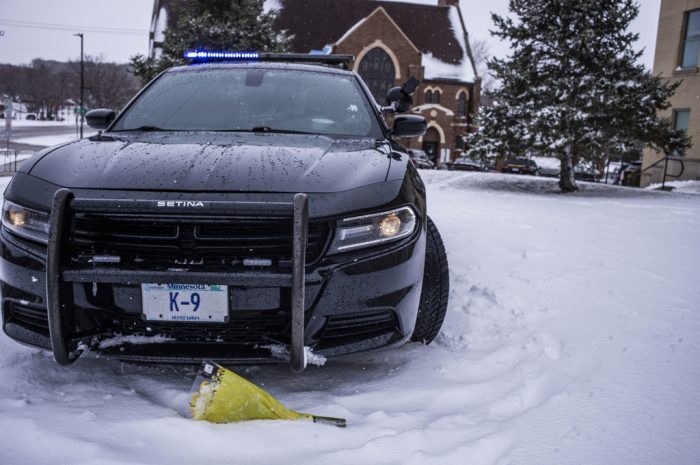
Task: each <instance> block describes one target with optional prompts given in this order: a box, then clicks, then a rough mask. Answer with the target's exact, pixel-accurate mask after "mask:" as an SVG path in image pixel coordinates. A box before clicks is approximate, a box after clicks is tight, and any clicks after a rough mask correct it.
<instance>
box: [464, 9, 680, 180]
mask: <svg viewBox="0 0 700 465" xmlns="http://www.w3.org/2000/svg"><path fill="white" fill-rule="evenodd" d="M509 9H510V12H511V17H501V16H498V15H495V14H494V15H493V20H494V23H495V31H493V32H492V33H493V34H494V35H495V36H497V37H499V38H501V39H505V40H508V41H510V44H511V48H512V54H511V55H510V56H509V57H507V58H505V59H493V60H491V61H490V62H489V68H490V69H491V72H492V73H493V74H494V76H495V77H496V78H497V79H499V80H500V81H501V87H500V88H497V89H496V90H495V91H494V92H493V95H492V98H493V99H494V101H495V102H496V105H497V108H495V109H487V110H485V111H484V112H483V113H482V115H481V116H480V123H479V125H480V128H481V129H482V132H481V133H479V134H476V135H474V136H473V137H472V138H471V141H470V142H471V144H472V145H474V148H473V149H472V153H475V154H478V153H480V152H481V153H483V152H485V151H486V150H487V148H488V147H489V146H498V142H497V141H498V140H499V139H501V138H504V137H505V140H506V141H508V140H510V139H509V138H512V137H518V138H520V143H519V144H518V147H520V148H521V150H522V149H524V150H527V151H530V152H538V153H540V154H542V155H545V156H554V157H557V158H559V160H560V161H561V175H560V181H559V186H560V188H561V189H562V191H564V192H571V191H575V190H577V189H578V188H577V186H576V182H575V180H574V171H573V168H574V166H575V164H576V163H578V162H580V161H582V160H585V161H588V162H596V161H598V160H600V159H601V158H603V157H604V156H605V155H606V154H607V153H609V152H610V151H618V152H619V151H621V150H622V151H624V150H625V147H635V146H639V145H640V144H645V145H649V146H652V147H655V148H657V149H659V150H662V151H665V152H666V153H683V152H684V151H685V150H686V149H687V147H688V146H689V140H688V138H687V136H686V135H685V133H682V132H680V131H675V130H673V128H672V126H671V123H670V121H669V120H668V119H663V118H659V117H658V111H659V110H663V109H666V108H668V106H669V104H668V99H669V97H670V96H671V95H673V92H674V91H675V89H676V87H677V85H669V84H667V83H664V82H663V81H662V80H661V79H660V78H658V77H655V76H652V75H650V74H649V73H648V72H647V71H646V70H645V69H644V66H643V65H640V64H638V59H639V57H640V56H641V52H635V51H634V50H633V49H632V45H633V43H634V42H635V41H636V40H637V39H638V35H637V34H634V33H630V32H628V28H629V25H630V23H631V22H632V20H633V19H634V18H635V17H636V16H637V15H638V13H639V6H638V4H637V3H636V2H635V1H634V0H606V1H600V0H510V3H509ZM513 18H516V19H515V20H514V19H513ZM503 140H504V139H501V145H500V147H501V148H503V147H505V148H506V149H508V148H509V147H512V146H513V143H512V142H506V143H504V142H503ZM510 153H512V152H510Z"/></svg>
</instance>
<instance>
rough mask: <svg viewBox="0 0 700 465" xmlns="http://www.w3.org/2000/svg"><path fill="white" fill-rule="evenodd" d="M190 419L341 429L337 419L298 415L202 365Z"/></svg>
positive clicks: (233, 377)
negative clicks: (300, 423)
mask: <svg viewBox="0 0 700 465" xmlns="http://www.w3.org/2000/svg"><path fill="white" fill-rule="evenodd" d="M190 410H191V413H192V418H193V419H195V420H204V421H209V422H212V423H232V422H239V421H248V420H309V421H313V422H321V423H328V424H332V425H335V426H339V427H345V426H346V422H345V420H344V419H341V418H330V417H319V416H316V415H311V414H308V413H299V412H295V411H294V410H290V409H288V408H287V407H285V406H284V405H282V404H281V403H280V402H279V401H278V400H277V399H275V398H274V397H273V396H272V395H270V394H269V393H267V392H265V391H264V390H263V389H261V388H259V387H258V386H256V385H255V384H253V383H251V382H250V381H248V380H246V379H244V378H242V377H241V376H238V375H237V374H236V373H234V372H233V371H231V370H227V369H226V368H224V367H222V366H221V365H219V364H217V363H214V362H210V361H205V362H203V363H202V369H201V370H200V372H199V375H198V376H197V378H196V379H195V382H194V385H193V387H192V398H191V400H190Z"/></svg>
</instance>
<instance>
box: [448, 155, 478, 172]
mask: <svg viewBox="0 0 700 465" xmlns="http://www.w3.org/2000/svg"><path fill="white" fill-rule="evenodd" d="M447 169H448V170H450V171H488V168H487V167H486V166H485V165H484V164H483V163H482V162H481V160H472V159H471V158H467V157H461V158H458V159H456V160H455V161H453V162H452V163H447Z"/></svg>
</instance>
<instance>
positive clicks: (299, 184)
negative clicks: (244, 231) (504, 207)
mask: <svg viewBox="0 0 700 465" xmlns="http://www.w3.org/2000/svg"><path fill="white" fill-rule="evenodd" d="M399 159H400V158H399ZM391 163H392V157H391V150H390V147H389V144H387V143H381V142H377V141H376V140H375V139H356V138H332V137H326V136H317V135H297V134H292V135H287V134H252V133H235V134H232V133H140V134H124V135H118V136H112V135H106V136H97V137H93V138H91V139H84V140H82V141H78V142H74V143H70V144H66V145H63V146H59V147H57V148H55V149H53V150H49V151H45V152H42V153H40V154H38V155H37V156H36V158H35V159H33V160H30V161H29V162H28V167H26V168H25V170H27V171H28V172H29V174H31V175H32V176H36V177H38V178H41V179H44V180H46V181H49V182H51V183H53V184H56V185H58V186H62V187H67V188H75V189H119V190H160V191H163V190H165V191H222V192H340V191H344V190H348V189H353V188H357V187H362V186H366V185H370V184H375V183H379V182H383V181H385V180H386V179H387V174H388V172H389V168H390V165H391Z"/></svg>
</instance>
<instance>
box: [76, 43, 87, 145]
mask: <svg viewBox="0 0 700 465" xmlns="http://www.w3.org/2000/svg"><path fill="white" fill-rule="evenodd" d="M73 35H74V36H76V37H80V108H79V112H80V138H81V139H82V138H83V122H84V121H85V108H84V107H83V102H84V94H83V92H84V90H85V75H84V71H85V68H84V66H85V65H84V59H83V33H82V32H79V33H78V34H73Z"/></svg>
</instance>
